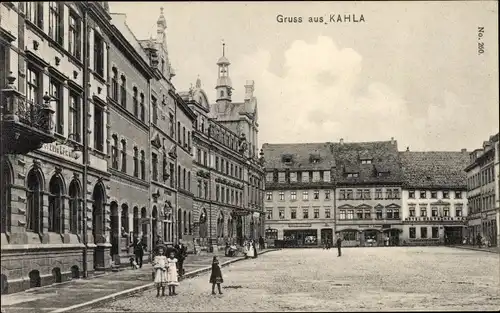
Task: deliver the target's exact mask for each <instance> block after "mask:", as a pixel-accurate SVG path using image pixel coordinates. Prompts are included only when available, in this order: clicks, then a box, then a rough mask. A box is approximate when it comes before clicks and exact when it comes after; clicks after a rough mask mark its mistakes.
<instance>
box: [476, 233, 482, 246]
mask: <svg viewBox="0 0 500 313" xmlns="http://www.w3.org/2000/svg"><path fill="white" fill-rule="evenodd" d="M482 244H483V237H482V236H481V234H477V246H478V247H479V248H481V246H482Z"/></svg>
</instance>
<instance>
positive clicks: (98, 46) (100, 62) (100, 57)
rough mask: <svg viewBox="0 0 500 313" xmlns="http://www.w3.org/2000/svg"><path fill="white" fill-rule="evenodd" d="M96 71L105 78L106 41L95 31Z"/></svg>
mask: <svg viewBox="0 0 500 313" xmlns="http://www.w3.org/2000/svg"><path fill="white" fill-rule="evenodd" d="M94 71H95V72H96V73H97V74H98V75H100V76H101V77H104V40H103V39H102V37H101V35H99V33H97V32H96V30H95V29H94Z"/></svg>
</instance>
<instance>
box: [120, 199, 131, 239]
mask: <svg viewBox="0 0 500 313" xmlns="http://www.w3.org/2000/svg"><path fill="white" fill-rule="evenodd" d="M121 224H122V227H123V232H122V236H123V235H124V233H126V234H128V232H129V229H130V227H129V224H128V205H126V204H125V203H124V204H122V214H121Z"/></svg>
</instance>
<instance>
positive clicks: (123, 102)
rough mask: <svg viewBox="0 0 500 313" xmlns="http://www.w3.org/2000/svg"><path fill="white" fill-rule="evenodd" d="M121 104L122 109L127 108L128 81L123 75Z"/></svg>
mask: <svg viewBox="0 0 500 313" xmlns="http://www.w3.org/2000/svg"><path fill="white" fill-rule="evenodd" d="M120 96H121V97H120V104H121V105H122V107H124V108H126V107H127V79H126V78H125V76H123V75H122V84H121V86H120Z"/></svg>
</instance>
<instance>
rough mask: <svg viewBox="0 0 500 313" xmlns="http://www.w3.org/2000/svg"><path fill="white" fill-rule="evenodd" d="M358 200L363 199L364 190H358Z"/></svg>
mask: <svg viewBox="0 0 500 313" xmlns="http://www.w3.org/2000/svg"><path fill="white" fill-rule="evenodd" d="M356 199H363V189H357V190H356Z"/></svg>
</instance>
